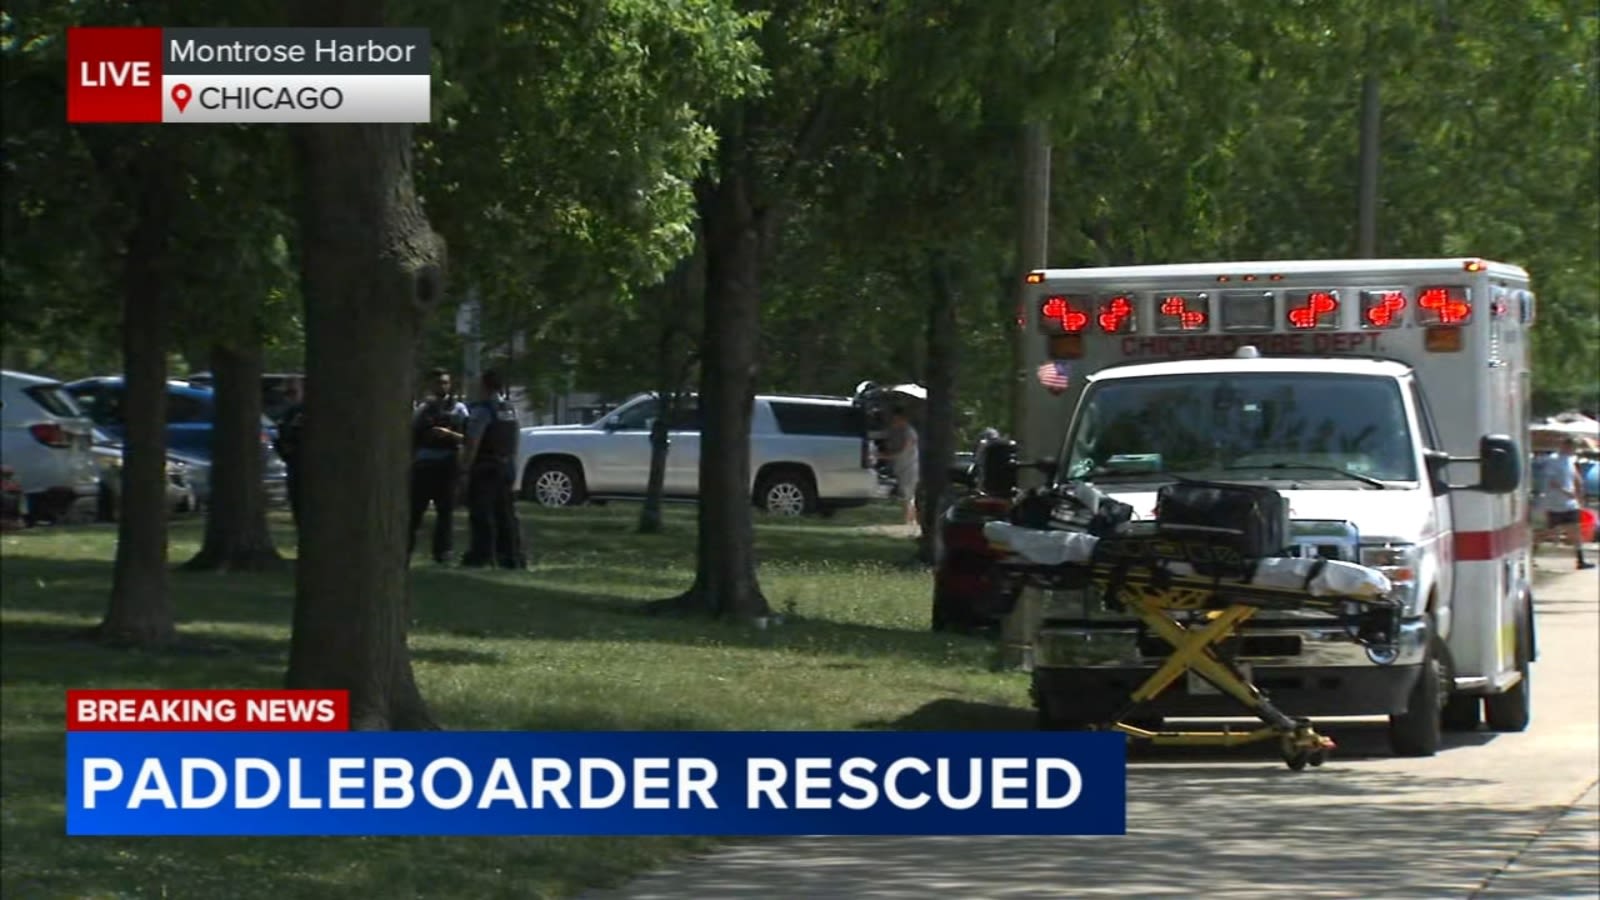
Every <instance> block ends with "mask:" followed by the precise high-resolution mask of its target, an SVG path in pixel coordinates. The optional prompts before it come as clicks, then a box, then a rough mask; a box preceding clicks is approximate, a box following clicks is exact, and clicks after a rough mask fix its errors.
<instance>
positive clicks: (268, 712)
mask: <svg viewBox="0 0 1600 900" xmlns="http://www.w3.org/2000/svg"><path fill="white" fill-rule="evenodd" d="M67 730H68V731H348V730H350V693H349V692H348V691H264V690H263V691H256V690H205V691H166V690H69V691H67Z"/></svg>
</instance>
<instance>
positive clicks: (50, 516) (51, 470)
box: [0, 370, 100, 521]
mask: <svg viewBox="0 0 1600 900" xmlns="http://www.w3.org/2000/svg"><path fill="white" fill-rule="evenodd" d="M0 431H3V439H0V460H3V461H4V462H5V464H6V465H7V466H9V467H10V468H11V469H12V471H13V472H14V473H15V478H16V480H17V482H18V483H19V484H20V485H21V487H22V492H23V496H24V498H25V499H24V503H25V516H26V518H27V519H28V520H29V521H39V520H59V519H63V518H66V517H69V516H71V515H73V514H74V513H76V512H78V511H79V510H80V509H85V508H87V507H88V505H90V504H93V503H94V501H95V498H96V497H97V496H98V494H99V487H100V479H99V467H98V466H96V465H95V459H94V452H93V441H94V437H93V433H94V426H93V424H92V423H91V422H90V421H89V419H88V417H87V416H85V415H84V414H83V411H82V410H80V409H79V408H78V405H77V404H76V403H75V402H74V401H73V399H72V396H71V395H70V394H68V393H67V392H66V391H65V390H63V389H62V385H61V383H60V382H58V381H56V380H55V379H53V378H45V377H43V376H40V375H31V374H28V373H25V372H13V371H10V370H5V371H3V372H0Z"/></svg>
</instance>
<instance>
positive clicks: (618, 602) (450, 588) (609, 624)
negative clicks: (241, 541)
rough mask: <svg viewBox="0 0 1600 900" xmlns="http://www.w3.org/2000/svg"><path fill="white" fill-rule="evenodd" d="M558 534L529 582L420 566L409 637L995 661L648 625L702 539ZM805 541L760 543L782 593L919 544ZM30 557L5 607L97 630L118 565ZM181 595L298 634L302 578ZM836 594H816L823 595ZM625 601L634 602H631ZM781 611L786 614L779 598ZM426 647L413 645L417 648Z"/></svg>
mask: <svg viewBox="0 0 1600 900" xmlns="http://www.w3.org/2000/svg"><path fill="white" fill-rule="evenodd" d="M612 518H615V517H612ZM561 524H562V527H561V528H553V527H551V525H550V522H549V521H542V522H540V523H538V524H537V525H536V526H530V529H529V530H530V531H533V532H535V533H539V534H542V533H545V532H548V533H549V537H548V538H547V539H545V540H544V541H543V542H542V543H540V544H536V545H535V548H534V553H535V556H536V557H538V558H540V560H541V561H540V563H539V565H538V567H537V568H536V569H535V571H533V572H531V573H506V572H494V571H463V570H459V569H449V568H435V567H432V566H428V565H418V566H416V567H414V568H413V569H412V590H413V609H414V615H415V619H414V621H413V625H412V634H413V635H415V636H416V637H419V638H425V637H428V636H439V637H446V638H462V639H469V640H540V641H586V640H588V641H604V642H616V641H636V642H647V643H648V642H656V643H673V644H679V645H685V646H707V645H715V646H721V647H740V648H765V649H781V650H785V651H790V652H800V653H808V654H813V655H845V656H857V657H865V658H882V657H886V656H895V657H900V658H905V659H911V660H916V661H920V662H924V663H930V664H935V665H950V664H957V665H982V664H984V663H985V662H986V660H985V659H984V657H985V655H986V654H987V653H988V652H989V647H990V645H989V644H988V642H986V641H984V640H983V639H982V638H980V637H969V636H949V635H936V634H933V633H931V632H928V631H923V630H921V629H911V628H896V627H885V626H880V625H873V624H861V623H846V622H838V621H833V620H828V619H823V618H802V617H799V616H795V615H793V614H789V615H786V622H785V624H783V625H781V626H779V627H775V628H771V629H767V630H754V629H750V628H747V627H741V626H734V625H726V624H722V623H718V622H714V621H708V620H706V619H703V618H698V617H684V618H679V617H653V616H646V615H643V614H642V611H643V609H644V605H645V603H647V602H648V601H650V600H653V599H659V598H661V597H665V596H671V595H673V594H676V593H678V592H680V591H682V590H684V589H686V588H687V587H688V586H689V584H690V583H691V582H692V579H693V569H692V562H693V553H694V547H693V542H694V533H693V530H692V527H691V528H679V529H678V530H677V531H676V532H671V533H668V534H663V535H656V536H648V537H643V538H640V537H637V536H628V535H622V536H617V535H616V534H615V530H614V526H615V524H616V523H608V522H607V521H606V518H605V517H597V516H594V515H592V514H590V515H584V516H571V517H563V520H562V523H561ZM690 524H691V525H692V523H690ZM608 530H609V534H610V537H608ZM807 530H808V531H810V532H812V533H808V534H805V535H801V536H794V535H791V534H788V533H785V534H782V535H773V534H767V533H764V532H758V534H759V537H760V541H759V543H760V544H761V545H762V546H763V547H764V555H763V565H764V570H765V571H766V572H770V573H772V574H771V578H772V579H773V581H776V579H777V578H778V577H779V575H780V573H779V572H776V571H774V569H777V568H779V567H784V566H792V567H798V568H797V570H796V571H791V572H788V573H786V574H783V577H786V578H787V577H789V576H791V575H792V576H795V577H800V578H804V577H809V576H818V577H822V578H833V579H835V583H837V579H841V578H848V579H854V578H856V577H867V576H871V575H872V574H873V573H874V572H876V573H879V574H883V573H885V572H886V571H889V570H890V567H891V566H893V565H894V562H895V559H896V558H897V557H900V556H901V555H903V554H904V553H905V552H907V548H905V547H902V546H901V544H902V543H908V542H902V541H899V540H896V539H893V538H883V537H878V536H872V535H861V534H857V533H853V532H849V531H844V530H842V529H833V530H831V531H830V530H828V529H826V528H821V527H818V528H814V529H807ZM28 549H30V548H28V547H27V546H26V544H24V545H23V546H22V547H17V548H13V549H12V551H11V552H9V553H8V554H7V555H6V559H5V566H4V569H3V571H0V586H3V587H4V589H5V590H4V594H5V596H4V598H3V600H0V603H3V607H4V609H5V610H6V611H7V613H8V614H14V615H20V616H24V617H31V618H35V619H38V618H49V617H51V616H61V615H68V616H76V617H81V618H84V619H89V620H98V618H99V617H100V615H101V614H103V612H104V608H105V596H106V592H107V591H108V590H109V586H110V583H111V575H112V564H111V562H110V561H109V560H108V559H104V560H102V559H92V558H82V557H76V558H65V559H63V558H58V557H52V556H47V555H44V552H45V549H46V548H45V547H43V546H41V547H40V549H39V551H38V552H37V555H35V554H33V553H29V552H19V551H27V550H28ZM897 551H898V552H897ZM171 585H172V593H173V602H174V606H175V608H176V609H177V611H178V617H179V627H180V630H184V629H185V628H186V626H187V627H191V628H193V627H198V626H204V627H205V628H210V627H214V626H218V625H230V624H231V625H248V626H266V627H272V628H287V627H288V626H289V625H290V622H291V614H292V607H293V578H292V576H291V575H290V574H288V573H287V572H276V573H265V574H254V573H241V574H235V575H230V576H227V577H219V576H217V575H215V574H213V573H206V572H199V573H194V572H184V571H180V570H175V571H173V572H172V574H171ZM830 587H831V586H830V585H823V586H822V587H816V588H808V590H810V591H811V592H812V593H813V594H815V593H819V592H820V593H824V594H825V592H826V591H827V590H829V589H830ZM641 588H642V589H641ZM624 590H626V591H628V595H626V596H625V595H621V593H620V592H621V591H624ZM868 602H870V598H869V600H868ZM774 606H775V607H779V609H778V610H777V611H780V612H782V611H783V610H782V608H781V607H782V604H781V603H780V602H779V601H778V599H777V598H775V599H774ZM8 630H9V629H8ZM207 639H208V640H209V639H210V638H207ZM230 639H231V638H230ZM240 640H241V641H243V640H244V639H242V638H241V639H240ZM416 644H417V642H415V641H414V642H413V646H416ZM263 645H264V646H274V647H276V649H275V650H274V651H270V652H275V653H276V654H277V656H276V657H275V658H281V656H282V655H283V653H284V652H286V647H285V646H284V645H281V644H280V645H274V644H273V642H271V641H268V640H263ZM228 652H232V653H235V654H241V653H247V652H254V653H257V654H258V655H259V654H265V653H268V652H269V651H268V650H266V649H258V650H255V651H246V650H243V649H239V648H238V646H237V645H236V647H235V649H234V650H231V651H228ZM436 652H438V651H436V650H433V649H422V650H418V651H417V652H416V656H417V659H419V660H429V659H431V658H432V657H431V656H430V654H433V653H436ZM440 661H449V660H445V659H440Z"/></svg>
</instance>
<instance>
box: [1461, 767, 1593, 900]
mask: <svg viewBox="0 0 1600 900" xmlns="http://www.w3.org/2000/svg"><path fill="white" fill-rule="evenodd" d="M1473 897H1474V900H1476V898H1497V900H1498V898H1501V897H1562V898H1571V900H1579V898H1584V897H1600V786H1597V785H1590V786H1589V789H1588V790H1587V791H1585V792H1584V795H1583V796H1582V797H1581V798H1579V799H1578V802H1576V803H1574V804H1573V805H1572V806H1570V807H1568V808H1567V809H1566V810H1564V811H1562V812H1561V813H1560V814H1559V815H1558V816H1557V817H1556V818H1555V819H1554V820H1553V821H1551V823H1550V826H1549V827H1548V828H1547V829H1546V830H1545V831H1543V832H1542V833H1540V834H1538V835H1537V836H1535V837H1534V838H1533V840H1531V841H1529V843H1528V846H1527V847H1526V848H1524V849H1523V850H1522V852H1520V853H1518V854H1517V856H1516V857H1515V858H1513V859H1512V860H1510V861H1509V862H1508V863H1507V865H1506V867H1505V868H1504V869H1501V870H1499V871H1497V872H1495V873H1493V874H1492V875H1491V876H1490V877H1489V879H1488V881H1487V883H1486V884H1485V885H1484V888H1483V890H1482V891H1480V892H1478V893H1476V894H1474V895H1473Z"/></svg>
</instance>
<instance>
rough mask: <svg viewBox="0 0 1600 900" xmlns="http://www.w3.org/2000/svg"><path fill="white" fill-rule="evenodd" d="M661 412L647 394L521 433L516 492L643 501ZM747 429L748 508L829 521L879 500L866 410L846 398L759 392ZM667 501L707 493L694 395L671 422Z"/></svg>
mask: <svg viewBox="0 0 1600 900" xmlns="http://www.w3.org/2000/svg"><path fill="white" fill-rule="evenodd" d="M659 410H660V403H659V401H658V399H657V397H656V395H655V394H640V395H638V396H635V397H634V398H632V399H631V400H629V401H628V402H627V403H624V404H623V405H622V406H619V407H617V408H616V409H614V410H612V411H611V412H610V413H608V414H607V415H605V416H603V417H601V418H600V419H599V420H597V421H595V422H593V423H590V424H588V425H548V426H539V427H534V428H524V429H522V437H521V446H520V448H519V452H518V461H517V492H518V493H519V494H520V495H521V496H522V497H523V498H524V499H527V500H533V501H535V502H537V503H539V504H540V505H542V506H576V505H578V504H580V503H584V502H586V501H588V500H605V499H612V498H618V499H626V498H636V497H642V496H643V495H644V493H645V488H646V486H647V484H648V483H649V478H650V428H651V426H652V424H653V423H654V422H655V419H656V415H657V413H658V411H659ZM752 412H753V415H752V417H751V422H750V471H751V475H752V477H751V485H750V497H751V502H753V503H754V504H755V505H756V506H758V507H760V508H762V509H764V510H766V511H768V512H770V513H774V514H777V515H785V516H798V515H805V514H808V513H823V514H827V513H830V512H832V511H833V510H835V509H839V508H842V507H847V506H862V505H865V504H867V503H869V502H871V501H872V500H873V499H875V498H876V497H877V496H878V490H877V485H878V480H877V475H876V473H875V471H874V468H873V466H874V463H875V462H876V459H875V457H876V452H875V450H874V449H873V446H872V442H871V441H869V440H868V438H867V432H866V417H865V414H864V412H863V410H862V408H861V407H860V406H859V405H857V404H856V403H854V402H852V401H851V400H850V399H849V398H845V397H817V396H785V395H761V396H758V397H756V401H755V408H754V410H753V411H752ZM668 425H669V430H668V440H669V441H670V442H671V443H670V445H669V447H668V451H667V468H666V476H665V480H664V482H663V488H662V496H663V498H664V499H667V500H674V501H692V500H695V499H696V498H697V497H698V496H699V493H700V408H699V404H698V402H697V398H695V397H694V396H689V397H685V398H683V399H682V400H681V401H680V403H679V410H678V411H677V412H676V413H675V414H674V416H673V420H672V421H671V422H669V423H668Z"/></svg>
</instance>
